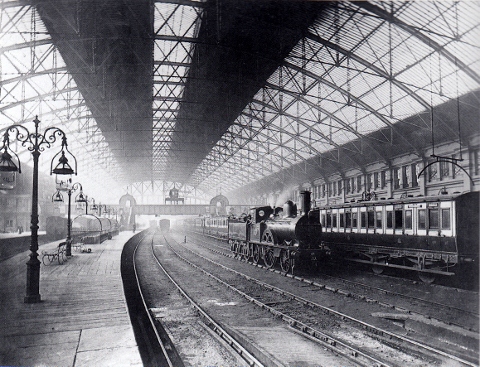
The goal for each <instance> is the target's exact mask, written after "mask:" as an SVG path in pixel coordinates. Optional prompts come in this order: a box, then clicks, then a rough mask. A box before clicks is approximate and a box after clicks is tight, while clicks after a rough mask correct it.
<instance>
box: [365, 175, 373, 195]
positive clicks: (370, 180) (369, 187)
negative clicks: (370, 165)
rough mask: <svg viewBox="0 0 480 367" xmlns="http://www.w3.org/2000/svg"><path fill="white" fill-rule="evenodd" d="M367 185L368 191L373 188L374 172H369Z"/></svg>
mask: <svg viewBox="0 0 480 367" xmlns="http://www.w3.org/2000/svg"><path fill="white" fill-rule="evenodd" d="M365 186H367V191H372V190H373V174H372V173H369V174H368V175H367V184H366V185H365Z"/></svg>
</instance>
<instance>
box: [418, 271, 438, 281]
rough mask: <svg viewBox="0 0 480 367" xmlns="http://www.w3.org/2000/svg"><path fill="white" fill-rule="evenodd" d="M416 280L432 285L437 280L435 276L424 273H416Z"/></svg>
mask: <svg viewBox="0 0 480 367" xmlns="http://www.w3.org/2000/svg"><path fill="white" fill-rule="evenodd" d="M417 274H418V278H419V279H420V280H421V281H422V282H423V283H425V284H432V283H433V282H434V281H435V279H436V278H437V277H436V275H435V274H432V273H424V272H421V271H419V272H417Z"/></svg>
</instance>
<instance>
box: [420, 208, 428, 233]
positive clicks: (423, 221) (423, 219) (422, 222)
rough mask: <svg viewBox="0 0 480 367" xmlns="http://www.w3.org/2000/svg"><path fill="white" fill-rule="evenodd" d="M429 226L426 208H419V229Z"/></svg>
mask: <svg viewBox="0 0 480 367" xmlns="http://www.w3.org/2000/svg"><path fill="white" fill-rule="evenodd" d="M425 228H427V217H426V213H425V209H418V229H425Z"/></svg>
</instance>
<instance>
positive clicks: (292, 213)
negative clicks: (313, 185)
mask: <svg viewBox="0 0 480 367" xmlns="http://www.w3.org/2000/svg"><path fill="white" fill-rule="evenodd" d="M302 195H303V208H304V211H305V213H306V214H304V215H300V216H298V215H297V206H296V205H295V204H294V203H293V202H292V201H290V200H289V201H287V202H286V203H285V205H284V206H283V208H272V207H271V206H263V207H258V208H252V209H250V213H249V214H248V215H246V216H244V217H241V218H229V217H211V218H209V217H206V218H200V217H198V218H195V219H194V220H193V221H191V222H190V223H189V224H188V226H189V227H190V229H193V230H195V229H196V230H197V232H198V231H201V233H203V234H206V235H211V236H215V237H219V238H224V239H227V240H228V242H229V244H230V249H231V250H232V251H233V253H234V254H235V255H236V256H238V257H240V258H243V259H247V260H252V261H253V262H254V263H255V264H257V263H259V262H260V261H262V262H263V263H264V264H265V266H266V267H267V268H271V267H273V266H275V264H276V263H277V261H278V262H279V263H280V267H281V269H282V270H283V271H285V272H289V271H293V268H294V267H295V266H297V265H300V264H306V265H308V266H317V265H318V261H319V260H320V259H321V257H322V256H324V255H325V250H324V248H323V246H322V243H321V233H322V227H321V224H320V221H319V218H318V216H316V213H314V212H310V192H308V191H305V192H302ZM192 227H193V228H192Z"/></svg>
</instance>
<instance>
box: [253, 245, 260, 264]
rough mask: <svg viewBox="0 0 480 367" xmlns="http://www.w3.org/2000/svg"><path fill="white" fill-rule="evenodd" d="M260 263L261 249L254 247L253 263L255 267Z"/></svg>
mask: <svg viewBox="0 0 480 367" xmlns="http://www.w3.org/2000/svg"><path fill="white" fill-rule="evenodd" d="M259 261H260V249H259V248H258V246H257V245H253V263H254V264H255V265H257V264H258V262H259Z"/></svg>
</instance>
